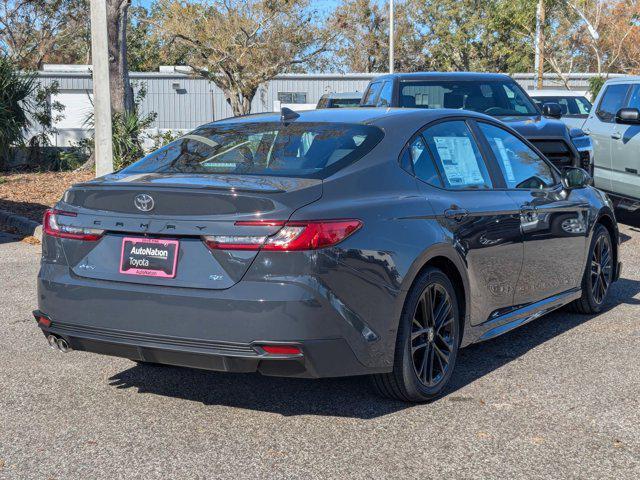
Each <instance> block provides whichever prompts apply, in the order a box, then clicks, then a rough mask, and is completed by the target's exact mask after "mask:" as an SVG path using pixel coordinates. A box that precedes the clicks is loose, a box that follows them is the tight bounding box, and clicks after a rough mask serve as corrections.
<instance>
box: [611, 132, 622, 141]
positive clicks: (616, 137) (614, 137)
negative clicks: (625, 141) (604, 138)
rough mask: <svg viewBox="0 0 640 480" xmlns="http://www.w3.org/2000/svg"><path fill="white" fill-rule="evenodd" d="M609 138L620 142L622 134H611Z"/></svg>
mask: <svg viewBox="0 0 640 480" xmlns="http://www.w3.org/2000/svg"><path fill="white" fill-rule="evenodd" d="M611 138H613V139H614V140H620V139H621V138H622V134H621V133H620V132H613V133H612V134H611Z"/></svg>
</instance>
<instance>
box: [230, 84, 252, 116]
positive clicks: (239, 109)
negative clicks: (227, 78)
mask: <svg viewBox="0 0 640 480" xmlns="http://www.w3.org/2000/svg"><path fill="white" fill-rule="evenodd" d="M254 95H255V92H254ZM224 96H225V97H226V98H227V103H229V105H231V110H233V116H234V117H238V116H240V115H249V114H250V113H251V100H253V96H252V97H251V98H247V97H245V96H244V95H243V94H242V92H239V91H232V90H227V89H225V90H224Z"/></svg>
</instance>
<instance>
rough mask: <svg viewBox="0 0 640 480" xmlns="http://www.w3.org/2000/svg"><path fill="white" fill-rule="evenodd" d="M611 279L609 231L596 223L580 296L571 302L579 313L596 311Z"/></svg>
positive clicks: (611, 260) (599, 307)
mask: <svg viewBox="0 0 640 480" xmlns="http://www.w3.org/2000/svg"><path fill="white" fill-rule="evenodd" d="M612 279H613V247H612V243H611V235H609V231H608V230H607V229H606V228H605V227H604V226H603V225H602V224H598V225H596V227H595V229H594V232H593V237H592V239H591V246H590V247H589V261H588V262H587V266H586V268H585V271H584V275H583V277H582V296H581V297H580V298H579V299H578V300H576V301H574V302H573V303H572V304H571V307H572V309H573V310H574V311H576V312H579V313H598V312H600V311H601V310H602V306H603V305H604V302H605V300H606V298H607V293H608V292H609V287H610V286H611V281H612Z"/></svg>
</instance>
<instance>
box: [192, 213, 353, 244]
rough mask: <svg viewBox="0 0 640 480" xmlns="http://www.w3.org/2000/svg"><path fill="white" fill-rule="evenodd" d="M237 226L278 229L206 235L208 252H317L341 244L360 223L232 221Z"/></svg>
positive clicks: (333, 221)
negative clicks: (258, 232) (261, 231)
mask: <svg viewBox="0 0 640 480" xmlns="http://www.w3.org/2000/svg"><path fill="white" fill-rule="evenodd" d="M236 225H237V226H270V227H273V226H280V225H281V226H282V228H281V229H280V230H278V231H277V232H276V233H274V234H272V235H210V236H206V237H204V241H205V243H206V244H207V246H208V247H209V248H210V249H212V250H271V251H293V250H317V249H319V248H326V247H331V246H333V245H336V244H338V243H340V242H342V241H343V240H344V239H345V238H347V237H348V236H349V235H351V234H353V233H354V232H355V231H357V230H358V229H359V228H360V227H362V222H361V221H360V220H319V221H315V220H314V221H305V222H280V221H260V222H236Z"/></svg>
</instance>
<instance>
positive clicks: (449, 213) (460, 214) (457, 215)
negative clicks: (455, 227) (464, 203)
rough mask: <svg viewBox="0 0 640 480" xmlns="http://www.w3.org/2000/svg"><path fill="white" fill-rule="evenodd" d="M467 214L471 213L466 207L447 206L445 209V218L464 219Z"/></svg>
mask: <svg viewBox="0 0 640 480" xmlns="http://www.w3.org/2000/svg"><path fill="white" fill-rule="evenodd" d="M467 215H469V210H465V209H464V208H447V209H446V210H445V211H444V218H449V219H454V220H462V219H463V218H464V217H466V216H467Z"/></svg>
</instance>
